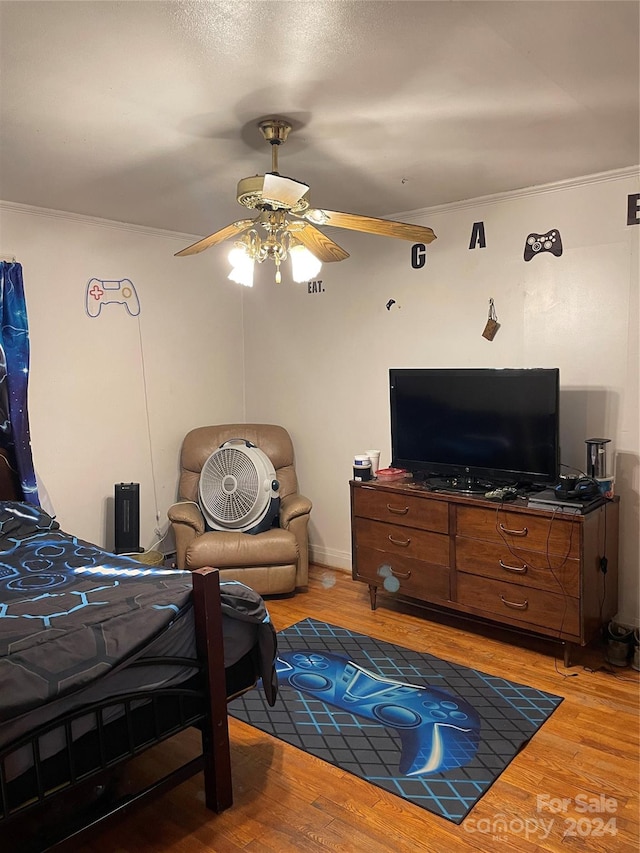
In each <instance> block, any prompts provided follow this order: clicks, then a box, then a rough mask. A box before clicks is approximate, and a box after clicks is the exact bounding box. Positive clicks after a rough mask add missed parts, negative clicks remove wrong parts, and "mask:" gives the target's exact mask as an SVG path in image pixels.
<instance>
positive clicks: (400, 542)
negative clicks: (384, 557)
mask: <svg viewBox="0 0 640 853" xmlns="http://www.w3.org/2000/svg"><path fill="white" fill-rule="evenodd" d="M389 542H392V543H393V544H394V545H401V546H402V547H403V548H408V547H409V545H411V539H394V538H393V536H392V535H391V534H389Z"/></svg>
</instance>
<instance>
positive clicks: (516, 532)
mask: <svg viewBox="0 0 640 853" xmlns="http://www.w3.org/2000/svg"><path fill="white" fill-rule="evenodd" d="M499 526H500V530H501V531H502V533H508V534H509V536H526V535H527V533H528V532H529V530H528V529H527V528H526V527H523V528H522V529H521V530H509V528H508V527H505V526H504V524H502V523H501V524H500V525H499Z"/></svg>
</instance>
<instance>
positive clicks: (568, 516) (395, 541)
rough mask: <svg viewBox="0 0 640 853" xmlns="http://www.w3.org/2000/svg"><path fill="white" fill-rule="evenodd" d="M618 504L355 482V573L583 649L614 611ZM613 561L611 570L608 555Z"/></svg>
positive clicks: (388, 588)
mask: <svg viewBox="0 0 640 853" xmlns="http://www.w3.org/2000/svg"><path fill="white" fill-rule="evenodd" d="M618 506H619V499H618V498H614V499H613V500H611V501H607V502H605V503H604V504H600V505H599V506H597V507H593V508H587V509H586V510H584V511H583V512H582V513H573V512H571V513H569V512H566V513H565V512H561V511H557V510H554V509H553V508H550V509H543V508H538V507H530V506H528V503H527V500H526V498H524V499H523V498H517V499H516V500H514V501H512V502H510V503H509V504H501V503H492V502H491V501H489V500H485V499H484V498H479V497H472V496H468V495H464V494H461V493H460V492H457V493H446V492H437V491H432V490H429V491H428V490H425V489H424V488H420V487H419V486H416V485H414V484H413V483H412V482H411V481H399V482H394V483H380V482H377V481H370V482H366V483H364V482H363V483H360V482H355V481H352V482H351V535H352V553H353V579H354V580H357V581H361V582H363V583H366V584H367V585H368V587H369V595H370V602H371V609H372V610H375V608H376V606H377V598H378V592H381V593H383V594H384V595H385V596H387V595H391V596H393V597H394V598H397V599H399V600H403V599H407V600H409V601H411V600H413V601H414V602H416V601H417V602H420V603H422V604H423V605H428V606H429V608H430V609H436V610H440V611H442V612H445V613H446V612H448V613H450V614H451V613H453V614H456V613H457V614H460V615H462V614H464V616H465V621H466V619H467V618H469V617H470V618H471V619H472V620H476V621H480V622H488V623H493V624H494V625H496V624H497V625H500V626H502V627H506V628H509V629H511V630H512V631H516V632H517V631H519V632H521V633H522V632H524V633H526V634H530V635H541V636H544V637H546V638H547V639H550V640H555V641H556V642H561V643H563V644H564V652H565V654H564V658H565V665H567V666H568V665H569V657H570V650H571V649H572V648H573V647H574V646H584V645H586V644H587V643H588V642H590V641H591V640H592V639H593V638H594V637H596V636H598V634H599V633H600V632H601V629H602V627H603V625H606V624H607V623H608V622H609V621H610V620H611V619H612V618H613V617H614V616H615V614H616V612H617V607H618V588H617V584H618ZM603 557H606V558H607V573H606V575H605V574H603V572H602V568H601V566H602V558H603Z"/></svg>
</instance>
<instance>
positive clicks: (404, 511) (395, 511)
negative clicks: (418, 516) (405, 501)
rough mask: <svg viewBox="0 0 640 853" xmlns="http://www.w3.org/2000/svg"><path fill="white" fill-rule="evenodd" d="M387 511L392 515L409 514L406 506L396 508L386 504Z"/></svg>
mask: <svg viewBox="0 0 640 853" xmlns="http://www.w3.org/2000/svg"><path fill="white" fill-rule="evenodd" d="M387 509H388V510H389V512H392V513H393V514H394V515H406V514H407V513H408V512H409V507H408V506H404V507H398V506H391V504H387Z"/></svg>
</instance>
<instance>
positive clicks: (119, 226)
mask: <svg viewBox="0 0 640 853" xmlns="http://www.w3.org/2000/svg"><path fill="white" fill-rule="evenodd" d="M0 210H6V211H9V212H10V213H21V214H25V215H28V216H44V217H45V218H46V219H63V220H65V221H67V222H81V223H83V224H84V225H97V226H100V227H101V228H115V229H116V230H118V231H133V232H135V233H137V234H145V235H147V236H148V237H164V238H167V237H169V238H175V239H176V240H182V241H187V240H193V239H198V238H199V236H201V235H197V234H186V233H184V232H178V231H167V230H163V229H162V228H151V227H149V226H148V225H135V224H133V223H131V222H118V221H117V220H114V219H101V218H100V217H98V216H86V215H85V214H83V213H68V212H67V211H65V210H52V209H50V208H47V207H35V206H34V205H31V204H20V203H18V202H15V201H2V200H1V199H0Z"/></svg>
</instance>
